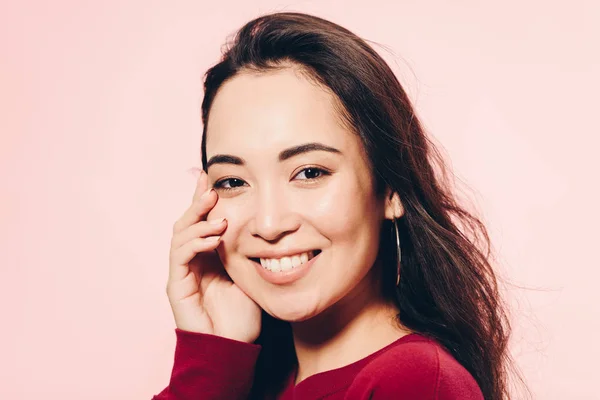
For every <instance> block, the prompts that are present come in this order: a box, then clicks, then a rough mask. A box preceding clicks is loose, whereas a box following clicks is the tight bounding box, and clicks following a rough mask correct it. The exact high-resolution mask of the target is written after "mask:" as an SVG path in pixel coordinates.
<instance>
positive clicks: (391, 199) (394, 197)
mask: <svg viewBox="0 0 600 400" xmlns="http://www.w3.org/2000/svg"><path fill="white" fill-rule="evenodd" d="M403 215H404V206H403V205H402V202H401V201H400V196H399V195H398V193H396V192H392V190H391V189H390V188H387V189H386V191H385V219H389V220H393V219H396V218H400V217H402V216H403Z"/></svg>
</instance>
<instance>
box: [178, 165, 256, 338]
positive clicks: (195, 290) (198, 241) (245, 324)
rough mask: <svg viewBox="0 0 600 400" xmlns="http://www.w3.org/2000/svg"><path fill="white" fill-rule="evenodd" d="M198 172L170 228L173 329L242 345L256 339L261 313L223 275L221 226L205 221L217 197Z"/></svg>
mask: <svg viewBox="0 0 600 400" xmlns="http://www.w3.org/2000/svg"><path fill="white" fill-rule="evenodd" d="M207 189H208V177H207V175H206V173H205V172H204V171H202V172H201V174H200V177H199V178H198V182H197V185H196V191H195V193H194V197H193V201H192V205H191V206H190V207H189V208H188V209H187V210H186V211H185V213H184V214H183V215H182V216H181V218H179V219H178V220H177V222H176V223H175V225H174V226H173V238H172V240H171V250H170V254H169V280H168V283H167V296H168V297H169V303H170V304H171V309H172V310H173V316H174V317H175V324H176V326H177V328H179V329H181V330H185V331H190V332H199V333H208V334H213V335H218V336H222V337H226V338H229V339H233V340H238V341H243V342H247V343H252V342H254V341H255V340H256V339H257V338H258V335H259V333H260V327H261V309H260V307H259V306H258V305H257V304H256V303H255V302H254V301H253V300H252V299H250V298H249V297H248V296H247V295H246V294H245V293H244V292H243V291H242V290H241V289H240V288H239V287H238V286H237V285H236V284H235V283H233V281H232V280H231V278H230V277H229V276H228V275H227V273H226V271H225V269H224V268H223V264H222V263H221V260H220V259H219V256H218V254H217V252H216V248H217V247H218V246H219V244H220V241H221V235H222V234H223V233H224V231H225V230H226V228H227V221H226V220H223V219H222V220H215V221H206V215H207V214H208V213H209V212H210V210H211V209H212V208H213V207H214V206H215V205H216V204H217V200H218V195H217V193H216V192H215V191H214V190H213V189H211V190H210V191H207Z"/></svg>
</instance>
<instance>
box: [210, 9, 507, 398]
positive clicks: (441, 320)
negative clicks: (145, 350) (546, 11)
mask: <svg viewBox="0 0 600 400" xmlns="http://www.w3.org/2000/svg"><path fill="white" fill-rule="evenodd" d="M290 67H294V68H296V69H298V70H300V71H302V72H303V73H304V75H305V76H306V77H307V78H308V79H311V80H312V81H313V82H316V83H317V84H319V85H320V86H321V87H323V88H324V89H326V90H328V91H330V93H332V94H333V95H334V97H335V98H336V100H337V102H338V110H337V111H338V112H339V115H340V117H341V119H342V120H343V122H344V123H345V124H346V125H347V126H348V128H349V129H351V130H352V131H353V132H355V133H356V134H357V135H358V136H359V138H360V140H361V142H362V144H363V146H364V149H365V151H366V154H367V155H368V159H369V162H370V166H371V169H372V173H373V177H374V179H375V181H376V187H377V193H378V195H383V193H384V192H385V189H386V188H388V187H389V188H391V189H392V191H393V192H396V193H398V194H399V196H400V198H401V200H402V203H403V206H404V209H405V214H404V216H403V217H402V218H401V219H400V220H399V230H400V241H401V250H402V267H401V279H400V284H399V286H396V265H397V264H396V262H397V260H396V249H395V245H396V243H395V237H394V236H393V235H394V233H393V230H392V229H393V225H391V223H390V222H389V221H385V222H384V223H383V226H382V234H381V246H380V254H379V257H380V260H382V266H383V267H382V268H383V271H382V273H383V276H384V279H383V287H382V291H383V293H384V295H385V296H386V297H387V298H389V299H393V301H394V302H395V304H396V305H397V307H398V309H399V314H398V318H399V322H400V323H401V324H402V325H403V326H405V327H407V328H409V329H410V330H412V331H415V332H418V333H420V334H423V335H425V336H429V337H431V338H433V339H435V340H437V341H438V342H439V343H440V344H442V345H443V346H444V347H445V348H446V349H447V350H448V351H449V352H450V353H451V354H452V355H453V356H454V357H455V358H456V360H457V361H458V362H460V363H461V364H462V365H463V366H464V367H465V368H466V369H467V370H468V371H469V372H470V373H471V375H472V376H473V377H474V378H475V380H476V381H477V383H478V384H479V387H480V388H481V391H482V392H483V395H484V397H485V398H486V399H489V400H501V399H507V398H509V389H508V386H509V384H508V377H509V373H510V371H511V369H512V366H513V365H514V364H513V363H512V361H511V358H510V356H509V352H508V341H509V334H510V324H509V320H508V318H507V314H506V310H505V307H504V303H503V302H502V300H501V296H500V293H499V288H498V278H497V276H496V273H495V272H494V270H493V268H492V266H491V262H490V241H489V237H488V234H487V231H486V228H485V226H484V225H483V224H482V222H481V221H480V220H479V219H478V218H477V217H476V216H474V215H473V214H472V213H470V212H469V211H467V210H466V209H465V208H463V207H461V206H460V205H459V204H458V201H457V200H456V198H455V196H454V195H453V194H452V190H451V188H450V185H448V184H447V176H448V171H447V168H446V167H445V166H444V162H443V159H442V156H441V154H440V153H439V151H438V150H437V149H436V147H435V146H434V144H433V143H432V142H431V140H430V139H428V138H427V136H426V134H425V132H424V130H423V128H422V126H421V123H420V122H419V120H418V118H417V116H416V115H415V111H414V109H413V106H412V105H411V102H410V100H409V98H408V96H407V94H406V93H405V91H404V89H403V88H402V86H401V84H400V83H399V81H398V80H397V78H396V76H395V75H394V73H393V71H392V70H391V69H390V68H389V66H388V65H387V64H386V62H385V61H384V60H383V59H382V58H381V57H380V56H379V55H378V54H377V52H376V51H375V50H374V49H373V48H372V47H370V46H369V45H368V44H367V43H366V42H365V41H364V40H363V39H361V38H359V37H358V36H356V35H355V34H353V33H352V32H350V31H348V30H347V29H345V28H343V27H341V26H339V25H337V24H334V23H332V22H330V21H327V20H324V19H322V18H319V17H316V16H312V15H307V14H301V13H291V12H285V13H275V14H269V15H265V16H261V17H259V18H256V19H254V20H252V21H250V22H248V23H247V24H246V25H244V26H243V27H242V28H241V29H240V30H239V31H238V32H237V34H236V35H235V38H234V39H233V42H232V43H230V44H229V46H228V47H227V48H226V49H225V51H224V54H223V57H222V59H221V60H220V62H219V63H218V64H216V65H215V66H213V67H212V68H210V69H209V70H208V71H207V73H206V76H205V82H204V90H205V91H204V100H203V102H202V120H203V123H204V132H203V140H202V163H203V165H206V126H207V121H208V118H209V114H210V108H211V104H212V102H213V99H214V97H215V95H216V93H217V91H218V90H219V88H220V87H221V85H223V83H224V82H226V81H227V80H229V79H231V78H232V77H234V76H236V74H238V73H240V72H248V71H252V72H258V73H260V72H269V71H274V70H278V69H283V68H290ZM263 317H264V318H263V327H262V331H261V335H260V337H259V338H258V340H257V343H260V344H261V345H262V346H263V350H262V351H261V355H260V357H259V360H258V363H257V369H256V375H255V381H254V385H253V388H252V393H251V398H257V399H259V398H260V399H264V398H268V397H270V396H274V395H275V394H276V393H277V392H278V391H279V390H281V385H282V384H283V381H284V378H285V376H286V375H287V374H288V373H289V372H290V369H291V367H292V365H293V363H294V362H295V354H294V347H293V343H292V339H291V330H290V327H289V324H288V323H286V322H284V321H278V320H276V319H274V318H272V317H270V316H269V315H267V314H266V313H264V312H263Z"/></svg>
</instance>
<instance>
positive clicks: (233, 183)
mask: <svg viewBox="0 0 600 400" xmlns="http://www.w3.org/2000/svg"><path fill="white" fill-rule="evenodd" d="M245 184H246V182H244V181H243V180H241V179H238V178H226V179H221V180H220V181H218V182H216V183H215V184H214V188H215V189H223V190H232V189H236V188H239V187H242V186H244V185H245Z"/></svg>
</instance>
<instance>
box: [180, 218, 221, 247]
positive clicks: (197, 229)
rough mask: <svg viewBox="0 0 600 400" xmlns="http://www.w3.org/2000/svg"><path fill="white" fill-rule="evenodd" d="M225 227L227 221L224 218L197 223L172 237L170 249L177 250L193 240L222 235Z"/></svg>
mask: <svg viewBox="0 0 600 400" xmlns="http://www.w3.org/2000/svg"><path fill="white" fill-rule="evenodd" d="M225 227H227V220H226V219H225V218H217V219H213V220H210V221H200V222H197V223H195V224H193V225H191V226H189V227H187V228H186V229H184V230H182V231H181V232H178V233H176V234H175V235H173V239H171V248H172V249H178V248H179V247H181V246H183V245H184V244H186V243H187V242H189V241H190V240H192V239H194V238H203V237H207V236H219V235H222V234H223V230H225Z"/></svg>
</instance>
